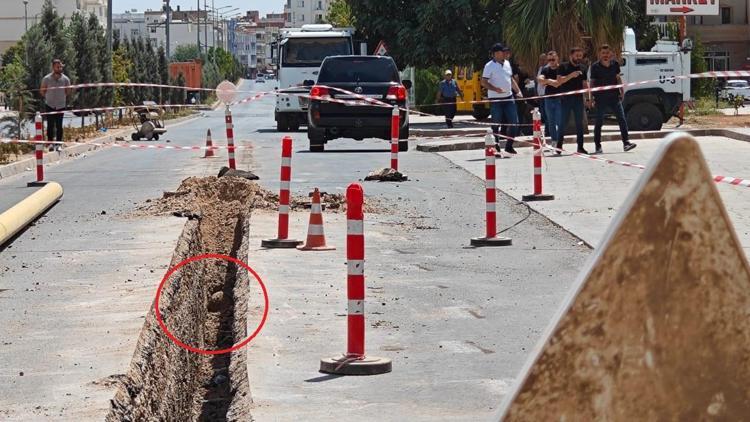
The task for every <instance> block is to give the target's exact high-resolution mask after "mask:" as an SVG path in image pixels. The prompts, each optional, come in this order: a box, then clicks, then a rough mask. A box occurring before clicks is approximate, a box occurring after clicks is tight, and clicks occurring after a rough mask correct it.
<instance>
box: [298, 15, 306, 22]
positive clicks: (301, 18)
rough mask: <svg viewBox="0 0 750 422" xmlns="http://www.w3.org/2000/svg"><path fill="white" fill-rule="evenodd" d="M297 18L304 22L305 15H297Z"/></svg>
mask: <svg viewBox="0 0 750 422" xmlns="http://www.w3.org/2000/svg"><path fill="white" fill-rule="evenodd" d="M299 20H300V22H302V23H304V22H305V15H299Z"/></svg>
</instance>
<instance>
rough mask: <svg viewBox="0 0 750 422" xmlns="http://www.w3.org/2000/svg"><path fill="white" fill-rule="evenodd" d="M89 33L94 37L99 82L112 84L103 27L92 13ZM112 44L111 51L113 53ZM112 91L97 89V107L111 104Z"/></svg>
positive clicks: (110, 55)
mask: <svg viewBox="0 0 750 422" xmlns="http://www.w3.org/2000/svg"><path fill="white" fill-rule="evenodd" d="M88 25H89V33H91V34H93V36H94V44H95V45H96V51H97V52H98V57H97V62H98V63H99V81H100V82H112V53H111V52H109V51H107V34H106V32H105V31H104V27H102V26H101V25H100V24H99V19H97V18H96V15H94V14H93V13H92V14H90V15H89V20H88ZM114 50H115V48H114V43H113V50H112V51H114ZM113 96H114V90H113V89H112V88H101V89H99V97H98V101H97V102H96V106H97V107H108V106H110V105H111V104H112V99H113Z"/></svg>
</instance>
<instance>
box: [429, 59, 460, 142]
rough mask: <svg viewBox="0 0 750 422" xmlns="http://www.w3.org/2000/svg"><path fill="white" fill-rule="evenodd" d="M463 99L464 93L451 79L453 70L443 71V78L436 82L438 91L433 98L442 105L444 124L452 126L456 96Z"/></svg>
mask: <svg viewBox="0 0 750 422" xmlns="http://www.w3.org/2000/svg"><path fill="white" fill-rule="evenodd" d="M459 96H460V97H461V99H463V97H464V93H463V92H461V89H460V88H459V87H458V83H456V81H455V80H454V79H453V72H451V71H450V69H449V70H446V71H445V74H444V79H443V80H442V81H440V83H439V84H438V92H437V95H436V98H435V102H436V103H441V104H444V105H443V114H445V124H446V126H448V127H449V128H452V127H453V118H454V117H456V97H459Z"/></svg>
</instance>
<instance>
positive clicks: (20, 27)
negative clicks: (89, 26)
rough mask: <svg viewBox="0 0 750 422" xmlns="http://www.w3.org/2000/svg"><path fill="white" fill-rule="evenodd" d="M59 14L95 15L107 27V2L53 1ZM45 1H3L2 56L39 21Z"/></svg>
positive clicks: (0, 18) (0, 9)
mask: <svg viewBox="0 0 750 422" xmlns="http://www.w3.org/2000/svg"><path fill="white" fill-rule="evenodd" d="M51 1H52V6H53V7H55V9H56V10H57V13H58V14H60V15H62V16H66V17H68V18H69V17H70V16H71V15H73V14H74V13H76V12H83V13H86V14H87V15H88V14H89V13H93V14H95V15H96V16H97V18H99V22H101V23H102V26H105V27H106V25H107V18H106V17H107V0H51ZM43 4H44V0H28V1H27V4H25V5H24V2H23V1H22V0H2V7H0V54H2V53H3V52H4V51H5V50H7V49H8V48H9V47H11V46H12V45H14V44H16V43H17V42H18V41H20V40H21V37H22V36H23V34H24V33H25V32H26V28H27V26H28V27H30V26H32V25H34V24H35V23H36V22H38V21H39V15H41V13H42V5H43Z"/></svg>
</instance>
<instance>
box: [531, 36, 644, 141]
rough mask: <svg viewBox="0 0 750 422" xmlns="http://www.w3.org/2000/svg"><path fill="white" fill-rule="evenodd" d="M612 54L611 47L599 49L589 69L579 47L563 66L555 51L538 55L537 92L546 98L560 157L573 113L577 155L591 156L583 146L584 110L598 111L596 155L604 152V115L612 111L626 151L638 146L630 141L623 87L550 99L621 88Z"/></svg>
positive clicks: (543, 103) (546, 111)
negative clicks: (594, 89) (602, 88)
mask: <svg viewBox="0 0 750 422" xmlns="http://www.w3.org/2000/svg"><path fill="white" fill-rule="evenodd" d="M612 53H613V52H612V50H611V49H610V47H609V46H608V45H606V44H604V45H602V46H600V47H599V50H598V60H597V61H596V62H594V63H593V64H592V65H591V68H590V69H587V68H586V65H585V64H583V49H582V48H580V47H573V48H571V49H570V55H569V60H568V61H567V62H565V63H562V64H560V58H559V57H558V55H557V52H556V51H550V52H548V53H546V54H543V55H540V56H539V60H540V64H539V70H538V71H537V83H538V89H537V93H538V94H540V95H541V96H544V97H545V98H542V99H541V107H542V109H543V110H544V120H545V125H546V127H547V128H548V129H549V135H550V137H551V138H552V139H553V140H555V141H556V142H557V145H556V148H557V153H558V154H560V153H561V152H562V147H563V137H564V135H565V125H566V123H567V122H568V118H569V117H570V114H571V113H573V120H574V122H575V126H576V143H577V144H578V152H579V153H582V154H588V151H586V149H585V148H584V147H583V120H584V119H583V117H584V116H583V113H584V112H585V109H584V107H585V108H588V109H591V108H593V109H594V111H595V116H596V118H595V123H594V148H595V153H596V154H601V153H602V144H601V140H602V126H603V124H604V114H605V112H607V111H611V112H612V113H613V114H614V115H615V117H616V118H617V123H618V125H619V126H620V136H621V138H622V143H623V149H624V150H625V151H630V150H632V149H633V148H635V147H636V144H634V143H632V142H630V141H629V140H628V124H627V121H626V120H625V111H624V109H623V107H622V99H623V98H624V96H625V91H624V88H623V87H620V88H611V89H606V90H602V91H594V92H592V91H586V92H584V93H577V94H568V95H560V96H552V97H550V96H551V95H555V94H565V93H569V92H575V91H582V90H585V89H588V88H589V87H590V88H597V87H607V86H615V85H622V77H621V72H620V64H619V63H618V62H617V61H616V60H613V54H612ZM545 62H546V63H545Z"/></svg>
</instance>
